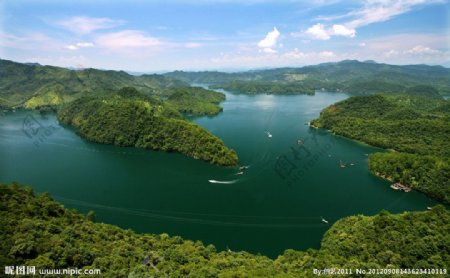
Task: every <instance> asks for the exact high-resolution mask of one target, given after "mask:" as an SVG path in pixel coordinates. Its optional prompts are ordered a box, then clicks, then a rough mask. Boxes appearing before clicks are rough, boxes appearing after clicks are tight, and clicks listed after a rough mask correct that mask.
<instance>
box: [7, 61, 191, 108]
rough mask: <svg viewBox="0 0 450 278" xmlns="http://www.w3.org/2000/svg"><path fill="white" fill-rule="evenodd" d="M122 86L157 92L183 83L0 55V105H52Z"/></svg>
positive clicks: (108, 91)
mask: <svg viewBox="0 0 450 278" xmlns="http://www.w3.org/2000/svg"><path fill="white" fill-rule="evenodd" d="M126 86H132V87H136V88H138V90H139V91H140V92H143V93H146V94H158V93H159V92H160V91H161V90H163V89H165V88H171V87H179V86H186V83H184V82H181V81H178V80H175V79H172V78H170V77H165V76H162V75H156V74H154V75H141V76H133V75H130V74H128V73H126V72H124V71H106V70H97V69H91V68H89V69H83V70H69V69H65V68H59V67H53V66H41V65H39V64H21V63H16V62H12V61H8V60H2V59H0V107H2V106H3V107H5V108H10V107H25V108H36V107H40V106H45V105H53V106H56V105H60V104H63V103H68V102H70V101H73V100H75V99H77V98H79V97H81V96H91V95H99V94H100V95H102V94H107V93H110V92H113V91H115V90H118V89H120V88H122V87H126Z"/></svg>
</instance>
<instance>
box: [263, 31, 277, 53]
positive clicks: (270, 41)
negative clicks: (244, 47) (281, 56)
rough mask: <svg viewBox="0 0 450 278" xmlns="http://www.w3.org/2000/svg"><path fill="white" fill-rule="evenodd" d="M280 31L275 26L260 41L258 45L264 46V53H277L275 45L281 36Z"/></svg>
mask: <svg viewBox="0 0 450 278" xmlns="http://www.w3.org/2000/svg"><path fill="white" fill-rule="evenodd" d="M280 35H281V34H280V32H279V31H278V30H277V28H276V27H273V30H272V31H270V32H268V33H267V35H266V37H265V38H264V39H262V40H261V41H259V43H258V47H260V48H262V51H263V52H264V53H276V52H277V51H276V50H275V49H274V47H275V46H276V45H277V41H278V39H279V37H280Z"/></svg>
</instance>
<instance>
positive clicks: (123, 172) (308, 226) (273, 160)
mask: <svg viewBox="0 0 450 278" xmlns="http://www.w3.org/2000/svg"><path fill="white" fill-rule="evenodd" d="M225 93H226V92H225ZM226 95H227V100H226V101H225V102H223V103H222V104H221V105H222V106H223V107H224V111H223V112H222V113H221V114H219V115H218V116H215V117H210V118H208V117H202V118H195V119H193V120H194V121H195V122H196V123H198V124H200V125H202V126H203V127H205V128H207V129H208V130H210V131H211V132H212V133H213V134H215V135H217V136H218V137H220V138H221V139H222V140H223V141H224V142H225V144H226V145H227V146H229V147H231V148H233V149H235V150H236V152H237V154H238V156H239V159H240V164H241V165H246V166H249V167H248V168H247V169H245V170H244V171H243V172H244V173H243V174H240V175H238V174H237V173H238V172H240V170H239V169H238V168H237V167H235V168H227V167H218V166H214V165H210V164H207V163H205V162H202V161H198V160H194V159H191V158H188V157H185V156H183V155H180V154H174V153H163V152H154V151H148V150H142V149H134V148H120V147H115V146H109V145H100V144H94V143H90V142H87V141H85V140H83V139H81V138H80V137H79V136H77V135H76V134H75V133H74V132H73V130H71V129H70V128H66V127H62V126H60V125H59V124H58V122H57V120H56V118H55V116H54V115H51V114H49V115H44V116H42V115H40V114H39V113H36V112H30V111H18V112H15V113H7V114H6V115H5V116H1V117H0V181H1V182H3V183H9V182H12V181H18V182H21V183H23V184H28V185H31V186H32V187H33V188H34V190H35V191H36V192H49V193H50V194H51V195H52V196H53V197H54V198H55V199H56V200H58V201H60V202H61V203H63V204H64V205H65V206H66V207H68V208H75V209H77V210H79V211H82V212H87V211H89V210H94V211H95V212H96V214H97V221H98V222H105V223H110V224H115V225H119V226H121V227H123V228H131V229H133V230H135V231H137V232H148V233H169V234H170V235H179V236H182V237H183V238H185V239H191V240H201V241H203V242H204V243H205V244H214V245H215V246H216V247H217V248H218V249H220V250H224V249H226V248H230V249H231V250H233V251H239V250H245V251H249V252H252V253H261V254H264V255H267V256H270V257H276V256H277V255H279V254H280V253H282V252H283V250H285V249H289V248H290V249H297V250H305V249H307V248H318V247H319V246H320V240H321V238H322V236H323V234H324V232H325V231H326V230H327V229H328V228H329V227H330V226H331V225H332V223H333V222H335V221H337V220H338V219H339V218H342V217H345V216H348V215H354V214H365V215H373V214H375V213H378V212H379V211H380V210H382V209H386V210H388V211H390V212H393V213H398V212H403V211H414V210H425V209H426V207H427V206H432V205H434V204H435V203H436V202H435V201H433V200H431V199H429V198H427V197H426V196H424V195H423V194H420V193H417V192H410V193H403V192H398V191H394V190H392V189H390V188H389V186H388V185H389V182H387V181H384V180H382V179H380V178H377V177H375V176H373V175H372V174H370V173H369V171H368V169H367V154H370V153H372V152H377V151H381V150H380V149H377V148H373V147H370V146H367V145H364V144H361V143H358V142H355V141H352V140H348V139H345V138H342V137H338V136H333V135H332V134H330V133H328V132H326V131H324V130H315V129H311V128H309V127H308V126H307V125H305V123H307V122H308V121H310V120H311V119H313V118H316V117H318V115H319V112H320V110H321V109H323V108H325V107H326V106H328V105H330V104H332V103H335V102H337V101H340V100H343V99H345V98H347V97H348V95H346V94H344V93H327V92H318V93H316V94H315V95H314V96H306V95H298V96H273V95H256V96H246V95H235V94H230V93H226ZM268 133H270V134H271V135H272V137H269V136H268ZM299 140H300V141H299ZM341 163H345V164H346V165H347V166H346V167H345V168H342V167H340V165H341ZM351 164H353V165H351ZM209 180H215V181H222V182H225V183H211V182H209ZM322 217H323V218H324V219H326V220H327V221H328V222H329V223H328V224H327V223H325V222H323V221H322Z"/></svg>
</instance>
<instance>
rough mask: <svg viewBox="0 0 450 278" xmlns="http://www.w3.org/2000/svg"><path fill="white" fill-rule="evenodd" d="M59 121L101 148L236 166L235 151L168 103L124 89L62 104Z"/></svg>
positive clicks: (132, 89) (58, 115)
mask: <svg viewBox="0 0 450 278" xmlns="http://www.w3.org/2000/svg"><path fill="white" fill-rule="evenodd" d="M57 118H58V120H59V121H60V122H61V123H63V124H66V125H71V126H73V127H75V129H76V131H77V132H78V133H79V134H80V135H81V136H82V137H84V138H86V139H88V140H90V141H93V142H97V143H103V144H114V145H118V146H133V147H140V148H146V149H152V150H161V151H169V152H179V153H182V154H185V155H187V156H189V157H193V158H195V159H201V160H204V161H207V162H209V163H212V164H217V165H224V166H229V165H236V164H237V161H238V158H237V155H236V153H235V152H234V150H230V149H228V148H227V147H226V146H225V144H224V143H223V142H222V140H220V139H219V138H217V137H215V136H214V135H212V134H211V133H210V132H209V131H207V130H206V129H204V128H202V127H200V126H199V125H197V124H194V123H191V122H189V121H187V120H184V119H182V117H181V114H180V113H179V112H178V111H177V110H175V109H174V108H173V107H172V105H170V104H167V103H166V102H164V101H161V100H159V99H156V98H153V97H149V96H145V95H142V94H141V93H139V92H137V91H136V90H135V89H134V88H123V89H121V90H120V91H119V92H118V93H117V94H112V95H111V96H105V97H100V96H97V97H83V98H80V99H77V100H75V101H73V102H71V103H70V104H67V105H65V106H63V107H62V108H61V109H60V110H59V111H58V113H57Z"/></svg>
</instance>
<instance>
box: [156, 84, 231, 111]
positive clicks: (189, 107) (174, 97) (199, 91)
mask: <svg viewBox="0 0 450 278" xmlns="http://www.w3.org/2000/svg"><path fill="white" fill-rule="evenodd" d="M165 94H168V95H169V97H168V99H167V101H166V103H167V104H169V105H171V106H172V107H174V108H175V109H176V110H178V111H179V112H181V113H183V114H187V115H193V116H201V115H207V116H213V115H217V114H218V113H220V112H221V111H222V110H223V109H222V107H220V106H219V105H218V103H220V102H222V101H224V100H225V95H224V94H222V93H218V92H214V91H211V90H206V89H204V88H200V87H181V88H173V89H168V90H166V93H165Z"/></svg>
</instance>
